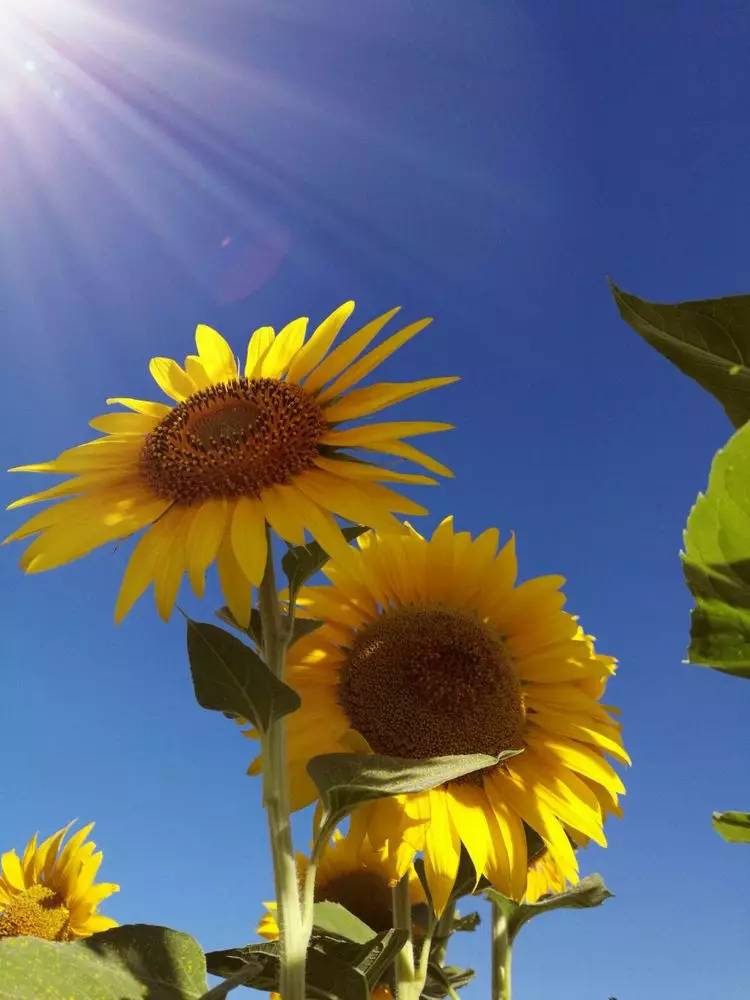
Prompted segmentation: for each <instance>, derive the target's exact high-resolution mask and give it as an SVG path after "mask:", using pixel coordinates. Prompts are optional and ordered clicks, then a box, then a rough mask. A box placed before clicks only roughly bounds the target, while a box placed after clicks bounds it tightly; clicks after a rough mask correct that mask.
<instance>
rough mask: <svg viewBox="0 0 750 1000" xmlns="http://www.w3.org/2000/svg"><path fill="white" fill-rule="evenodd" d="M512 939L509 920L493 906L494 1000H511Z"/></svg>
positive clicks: (499, 909) (494, 904)
mask: <svg viewBox="0 0 750 1000" xmlns="http://www.w3.org/2000/svg"><path fill="white" fill-rule="evenodd" d="M510 956H511V951H510V939H509V937H508V920H507V918H506V916H505V914H504V913H503V911H502V910H501V908H500V907H499V906H498V905H497V903H494V902H493V904H492V1000H510Z"/></svg>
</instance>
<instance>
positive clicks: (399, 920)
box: [393, 874, 419, 1000]
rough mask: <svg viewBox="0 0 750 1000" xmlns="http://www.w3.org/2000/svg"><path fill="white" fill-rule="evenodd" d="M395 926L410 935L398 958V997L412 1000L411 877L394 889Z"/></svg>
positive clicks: (413, 970) (414, 994) (413, 992)
mask: <svg viewBox="0 0 750 1000" xmlns="http://www.w3.org/2000/svg"><path fill="white" fill-rule="evenodd" d="M393 926H394V927H395V929H396V930H404V931H406V932H407V933H408V935H409V936H408V937H407V939H406V942H405V943H404V946H403V948H402V949H401V951H400V952H399V953H398V955H397V956H396V997H397V1000H412V998H414V997H418V996H419V990H417V991H416V993H415V989H414V988H415V985H416V981H415V975H414V973H415V969H414V945H413V944H412V939H411V900H410V899H409V876H408V874H407V875H404V877H403V878H402V879H401V881H400V882H399V883H398V885H396V886H394V887H393Z"/></svg>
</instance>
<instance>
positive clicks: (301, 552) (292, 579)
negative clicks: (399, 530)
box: [281, 524, 370, 600]
mask: <svg viewBox="0 0 750 1000" xmlns="http://www.w3.org/2000/svg"><path fill="white" fill-rule="evenodd" d="M369 530H370V529H369V528H367V527H363V526H362V525H361V524H355V525H353V526H352V527H349V528H342V529H341V531H342V534H343V535H344V537H345V538H346V539H347V541H349V542H352V541H354V539H355V538H358V537H359V536H360V535H363V534H364V533H365V532H366V531H369ZM328 559H329V556H328V553H327V552H325V551H324V549H323V548H322V547H321V546H320V545H319V544H318V543H317V542H310V544H309V545H296V546H294V547H293V548H290V549H289V551H288V552H287V553H286V554H285V555H284V558H283V559H282V560H281V568H282V569H283V570H284V572H285V573H286V576H287V579H288V580H289V596H290V600H294V598H295V595H296V593H297V591H298V590H299V588H300V587H301V586H302V584H303V583H304V582H305V580H309V579H310V577H311V576H314V575H315V573H317V572H318V570H321V569H322V568H323V567H324V566H325V564H326V563H327V562H328Z"/></svg>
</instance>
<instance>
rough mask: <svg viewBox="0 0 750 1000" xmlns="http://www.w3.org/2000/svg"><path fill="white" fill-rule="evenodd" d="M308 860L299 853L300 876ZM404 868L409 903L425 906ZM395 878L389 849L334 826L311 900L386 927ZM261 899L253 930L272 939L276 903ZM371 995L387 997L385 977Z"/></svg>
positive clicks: (415, 880)
mask: <svg viewBox="0 0 750 1000" xmlns="http://www.w3.org/2000/svg"><path fill="white" fill-rule="evenodd" d="M307 865H308V862H307V858H306V857H305V856H304V855H303V854H298V855H297V871H298V873H299V877H300V879H303V878H304V875H305V872H306V871H307ZM407 872H408V876H409V898H410V900H411V904H412V906H413V907H416V906H424V905H425V904H426V902H427V899H426V897H425V894H424V890H423V888H422V883H421V882H420V881H419V877H418V875H417V873H416V871H415V870H414V868H413V867H412V866H409V868H408V869H407ZM397 880H398V874H397V872H396V868H395V866H394V864H393V861H392V859H391V858H389V856H388V853H387V852H386V851H384V850H379V851H377V850H375V848H374V847H373V846H372V844H371V842H370V840H369V838H368V837H367V835H366V833H364V831H359V833H355V835H354V836H347V837H343V836H342V835H341V833H340V832H339V831H338V830H337V831H336V833H335V834H334V836H333V841H332V842H331V843H330V844H329V846H328V847H327V848H326V849H325V851H324V852H323V855H322V857H321V859H320V861H319V863H318V869H317V872H316V878H315V902H316V903H320V902H323V901H324V900H329V901H331V902H333V903H340V904H341V905H342V906H344V907H346V909H347V910H349V912H350V913H353V914H354V916H355V917H359V919H360V920H362V921H364V923H366V924H367V925H368V927H370V928H371V929H372V930H374V931H386V930H390V928H391V927H392V926H393V909H392V892H391V889H392V886H393V885H394V884H395V883H396V881H397ZM264 905H265V908H266V912H265V913H264V915H263V916H262V917H261V919H260V921H259V923H258V926H257V932H258V934H260V936H261V937H264V938H266V940H268V941H275V940H276V939H277V938H278V936H279V926H278V924H277V923H276V903H275V902H272V903H265V904H264ZM370 1000H391V990H390V988H389V986H388V985H387V984H386V983H381V984H379V985H378V986H376V987H375V989H374V990H373V991H372V992H371V994H370Z"/></svg>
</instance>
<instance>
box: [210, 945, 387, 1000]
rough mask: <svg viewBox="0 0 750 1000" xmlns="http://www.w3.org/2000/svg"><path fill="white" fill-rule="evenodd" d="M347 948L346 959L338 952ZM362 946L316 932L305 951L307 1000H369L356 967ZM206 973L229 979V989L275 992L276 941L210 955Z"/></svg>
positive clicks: (367, 987) (277, 952)
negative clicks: (236, 987)
mask: <svg viewBox="0 0 750 1000" xmlns="http://www.w3.org/2000/svg"><path fill="white" fill-rule="evenodd" d="M342 948H344V949H346V952H345V955H346V957H345V958H342V957H341V949H342ZM360 951H361V946H354V945H353V943H352V942H350V941H345V942H341V941H340V940H339V939H334V938H330V937H328V936H327V935H321V934H319V933H317V932H316V933H315V935H314V938H313V946H312V947H311V948H309V949H308V952H307V970H306V993H307V997H308V998H310V1000H369V995H370V990H369V983H368V979H367V976H366V974H365V972H364V971H363V970H362V969H360V968H357V967H355V964H354V963H353V962H352V961H351V958H352V957H353V958H354V959H356V958H357V957H358V956H359V954H360ZM206 962H207V964H208V971H209V972H211V973H212V974H213V975H215V976H223V977H225V978H227V979H231V980H232V986H234V985H237V986H239V985H244V986H250V987H252V988H253V989H256V990H263V991H268V992H270V991H277V990H278V988H279V942H278V941H267V942H262V943H260V944H251V945H247V946H246V947H244V948H230V949H228V950H226V951H214V952H209V953H208V954H207V955H206Z"/></svg>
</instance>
